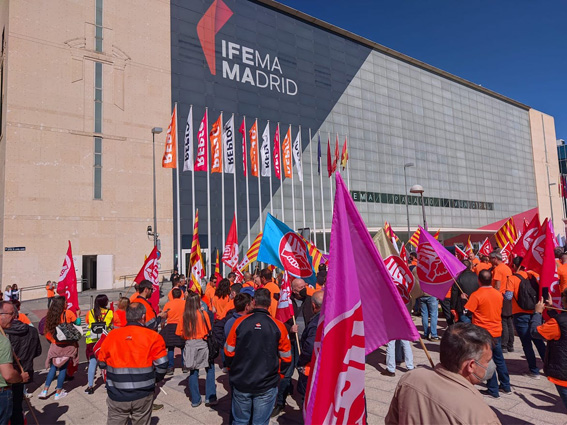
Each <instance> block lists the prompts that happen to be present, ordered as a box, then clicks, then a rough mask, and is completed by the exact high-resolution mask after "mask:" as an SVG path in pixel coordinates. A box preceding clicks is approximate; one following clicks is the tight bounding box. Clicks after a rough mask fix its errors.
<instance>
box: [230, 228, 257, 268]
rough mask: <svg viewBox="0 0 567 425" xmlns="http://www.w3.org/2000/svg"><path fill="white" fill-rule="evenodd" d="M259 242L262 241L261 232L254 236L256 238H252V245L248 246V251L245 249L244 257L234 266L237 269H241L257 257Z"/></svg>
mask: <svg viewBox="0 0 567 425" xmlns="http://www.w3.org/2000/svg"><path fill="white" fill-rule="evenodd" d="M261 242H262V232H260V233H258V236H256V239H254V242H252V245H251V246H250V248H249V249H248V251H246V254H245V255H244V258H243V259H242V261H241V262H240V263H239V264H238V265H237V266H236V269H237V270H240V271H243V270H244V269H245V268H246V266H247V265H248V264H250V263H252V262H254V261H256V259H257V258H258V251H259V250H260V243H261Z"/></svg>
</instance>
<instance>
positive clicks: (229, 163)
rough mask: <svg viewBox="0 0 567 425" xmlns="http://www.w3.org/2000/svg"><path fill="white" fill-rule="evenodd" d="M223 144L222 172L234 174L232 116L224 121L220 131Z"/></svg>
mask: <svg viewBox="0 0 567 425" xmlns="http://www.w3.org/2000/svg"><path fill="white" fill-rule="evenodd" d="M222 141H223V144H224V172H225V173H227V174H234V116H232V117H230V119H229V120H228V121H227V122H226V124H225V125H224V128H223V132H222Z"/></svg>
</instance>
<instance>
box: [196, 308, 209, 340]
mask: <svg viewBox="0 0 567 425" xmlns="http://www.w3.org/2000/svg"><path fill="white" fill-rule="evenodd" d="M199 313H201V317H202V318H203V322H204V323H205V328H207V334H209V333H211V330H210V329H209V324H208V323H207V320H206V319H205V314H204V313H203V310H201V309H199Z"/></svg>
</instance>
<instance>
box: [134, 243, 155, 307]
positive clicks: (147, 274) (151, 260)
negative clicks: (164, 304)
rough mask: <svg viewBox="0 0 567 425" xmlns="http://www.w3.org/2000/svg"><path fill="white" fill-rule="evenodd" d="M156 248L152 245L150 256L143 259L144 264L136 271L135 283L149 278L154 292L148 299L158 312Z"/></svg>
mask: <svg viewBox="0 0 567 425" xmlns="http://www.w3.org/2000/svg"><path fill="white" fill-rule="evenodd" d="M157 253H158V250H157V246H154V249H152V252H151V253H150V256H149V257H148V258H147V259H146V261H144V265H143V266H142V268H141V269H140V271H139V272H138V275H137V276H136V279H134V282H135V283H140V282H141V281H142V280H149V281H150V282H152V285H153V287H154V292H153V293H152V296H151V297H150V299H149V300H148V301H149V303H150V304H151V306H152V308H153V309H154V311H155V312H159V279H158V256H157Z"/></svg>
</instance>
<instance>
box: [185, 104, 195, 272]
mask: <svg viewBox="0 0 567 425" xmlns="http://www.w3.org/2000/svg"><path fill="white" fill-rule="evenodd" d="M190 111H191V137H192V136H193V105H190ZM191 140H192V139H191ZM192 154H193V143H191V157H190V158H191V165H192V167H191V201H192V202H193V227H195V165H194V164H193V155H192ZM183 271H185V270H183Z"/></svg>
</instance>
